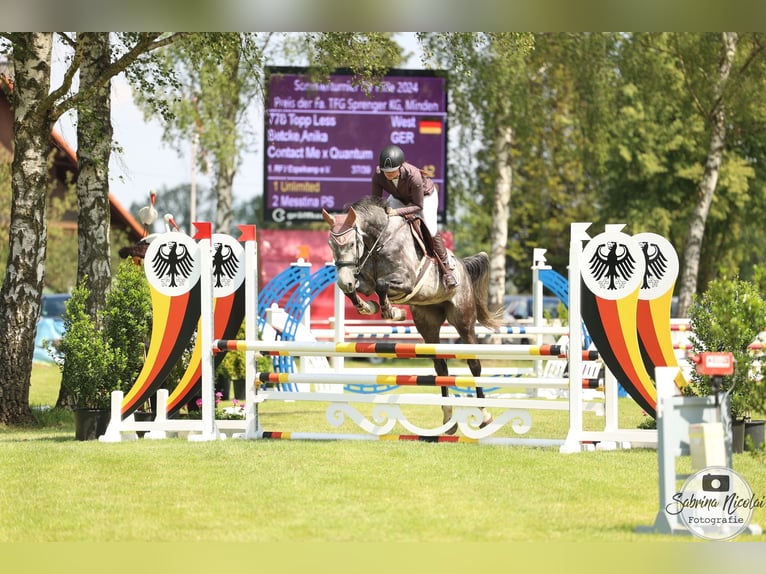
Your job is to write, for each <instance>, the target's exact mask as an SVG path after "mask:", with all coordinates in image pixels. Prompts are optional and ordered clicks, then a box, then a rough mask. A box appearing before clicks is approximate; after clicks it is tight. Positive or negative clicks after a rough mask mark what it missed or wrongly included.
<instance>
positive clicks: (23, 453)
mask: <svg viewBox="0 0 766 574" xmlns="http://www.w3.org/2000/svg"><path fill="white" fill-rule="evenodd" d="M41 372H42V371H40V370H39V369H38V368H36V369H35V380H34V382H33V385H32V394H31V397H32V398H31V401H32V402H33V403H35V404H52V403H53V402H54V401H55V398H56V396H57V393H58V386H57V385H58V383H57V380H56V376H55V375H56V372H55V370H53V371H51V370H46V371H45V372H44V375H42V374H40V373H41ZM434 392H436V391H434ZM632 406H634V405H633V403H632V401H629V400H627V399H623V400H621V409H622V411H624V412H625V414H624V417H625V421H624V422H623V421H622V418H621V426H625V427H626V428H630V427H627V425H626V424H625V423H628V424H633V426H635V424H637V423H638V422H639V421H640V420H641V413H640V410H639V409H638V408H632ZM424 408H425V407H424ZM425 409H426V410H424V412H423V413H420V415H419V416H422V417H424V418H429V419H430V418H431V417H438V416H439V413H438V412H434V409H435V407H427V408H425ZM262 413H263V414H262V420H263V426H264V428H265V429H266V430H303V429H306V430H309V429H310V430H314V429H319V430H322V429H324V430H326V431H328V432H332V431H333V429H331V428H328V425H327V423H326V422H325V421H324V406H323V405H321V404H306V403H284V404H277V403H273V404H271V405H269V404H267V405H265V406H264V407H263V409H262ZM534 421H535V423H534V424H535V425H536V426H535V427H533V429H536V428H541V429H543V430H540V431H539V432H546V433H550V432H556V433H558V436H561V437H563V436H564V435H565V432H566V423H567V421H566V416H565V415H564V414H563V413H550V412H548V413H541V414H540V415H537V414H536V415H535V419H534ZM586 423H587V424H588V425H590V424H597V423H598V421H597V420H595V418H594V419H593V420H589V421H586ZM549 436H550V435H549ZM0 453H1V456H2V461H3V462H2V465H0V497H1V498H0V499H1V500H2V501H3V503H2V505H0V542H20V541H27V542H48V541H98V542H141V541H156V542H173V541H184V542H192V541H218V542H228V541H231V542H235V541H239V542H244V541H247V542H277V541H286V540H289V541H293V542H354V543H360V542H373V541H374V542H383V543H387V542H433V541H439V542H453V543H456V542H469V543H470V542H550V541H560V542H572V543H579V542H582V541H584V540H588V541H591V542H600V541H604V542H606V541H608V542H637V541H638V542H640V541H660V540H663V541H669V540H673V541H683V542H692V541H695V540H694V539H691V538H688V537H675V538H673V537H669V536H660V535H650V534H638V533H636V532H635V529H636V527H638V526H642V525H649V524H651V523H652V522H653V521H654V517H655V515H656V512H657V506H658V493H657V483H658V478H657V453H656V451H654V450H645V449H633V450H620V451H611V452H601V451H595V452H583V453H579V454H574V455H562V454H560V453H559V452H558V450H557V449H556V448H530V447H509V446H488V445H472V444H429V443H418V442H388V441H374V442H367V441H353V442H346V441H329V442H309V441H268V440H263V441H241V440H231V439H230V440H225V441H216V442H208V443H191V442H188V441H186V440H183V439H179V438H175V439H167V440H164V441H149V440H140V441H133V442H123V443H117V444H102V443H99V442H97V441H89V442H79V441H75V440H74V431H73V427H72V425H71V422H64V423H61V424H58V425H54V426H49V427H45V428H35V429H0ZM734 468H735V470H737V471H738V472H739V473H740V474H742V475H743V476H745V477H746V479H747V480H748V482H749V483H750V485H751V487H752V489H753V491H754V493H755V494H756V495H759V496H764V495H766V472H764V462H763V459H758V458H756V457H754V456H752V455H750V454H749V453H743V454H737V455H734ZM753 521H754V522H755V523H757V524H760V525H762V526H764V525H766V509H763V508H760V509H757V510H756V513H755V517H754V520H753ZM746 539H747V540H752V539H757V540H759V541H762V542H764V541H766V536H759V537H749V536H742V537H740V538H739V540H746Z"/></svg>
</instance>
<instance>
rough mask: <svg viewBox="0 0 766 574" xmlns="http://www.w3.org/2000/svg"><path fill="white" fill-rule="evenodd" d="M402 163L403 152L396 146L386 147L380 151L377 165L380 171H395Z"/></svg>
mask: <svg viewBox="0 0 766 574" xmlns="http://www.w3.org/2000/svg"><path fill="white" fill-rule="evenodd" d="M403 163H404V152H403V151H402V148H400V147H399V146H398V145H387V146H386V147H384V148H383V149H382V150H381V151H380V157H379V158H378V165H379V166H380V169H381V171H396V170H397V169H399V166H400V165H402V164H403Z"/></svg>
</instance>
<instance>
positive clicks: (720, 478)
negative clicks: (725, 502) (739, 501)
mask: <svg viewBox="0 0 766 574" xmlns="http://www.w3.org/2000/svg"><path fill="white" fill-rule="evenodd" d="M702 490H703V491H704V492H729V490H731V480H730V477H729V476H728V475H726V474H706V475H704V476H703V477H702Z"/></svg>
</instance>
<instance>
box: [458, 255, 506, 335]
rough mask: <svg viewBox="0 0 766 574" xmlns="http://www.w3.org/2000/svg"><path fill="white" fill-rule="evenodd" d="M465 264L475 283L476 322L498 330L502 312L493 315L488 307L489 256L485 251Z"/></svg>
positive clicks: (470, 256) (471, 257)
mask: <svg viewBox="0 0 766 574" xmlns="http://www.w3.org/2000/svg"><path fill="white" fill-rule="evenodd" d="M463 264H464V265H465V269H466V271H467V272H468V275H469V276H470V277H471V283H473V300H474V304H475V306H476V320H477V321H478V322H479V324H480V325H483V326H484V327H486V328H487V329H496V328H497V327H499V326H500V323H501V311H498V312H497V313H493V312H492V311H490V310H489V306H488V305H487V294H488V292H489V256H488V255H487V254H486V253H484V252H483V251H482V252H480V253H477V254H475V255H469V256H468V257H466V258H465V259H463Z"/></svg>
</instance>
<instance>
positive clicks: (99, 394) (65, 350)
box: [59, 281, 127, 409]
mask: <svg viewBox="0 0 766 574" xmlns="http://www.w3.org/2000/svg"><path fill="white" fill-rule="evenodd" d="M88 296H89V291H88V289H87V288H86V287H85V282H84V281H83V282H82V283H81V284H80V285H78V286H77V287H76V288H75V289H74V290H73V291H72V297H71V298H70V299H69V301H67V306H66V312H65V314H64V328H65V332H64V335H63V336H62V338H61V344H60V346H59V351H60V352H61V354H62V355H63V357H64V359H63V363H62V365H61V367H62V378H61V384H62V385H63V386H64V387H65V388H66V389H67V391H68V392H69V393H70V394H71V395H72V397H73V398H74V406H75V408H83V409H105V408H109V402H110V393H111V391H112V390H113V389H119V388H121V386H122V385H123V381H120V380H119V379H116V378H115V376H114V373H116V372H122V371H123V370H124V369H125V365H126V363H127V356H126V354H125V353H123V352H122V351H121V350H120V349H115V348H113V347H112V346H111V345H110V344H109V341H108V340H107V339H106V338H105V337H104V335H103V332H102V331H101V330H100V329H99V328H98V327H97V325H96V323H95V321H93V318H92V317H91V316H90V315H88V313H87V312H86V302H87V300H88Z"/></svg>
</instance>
